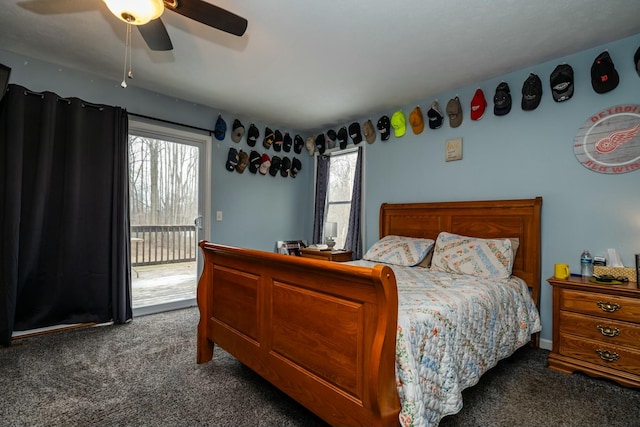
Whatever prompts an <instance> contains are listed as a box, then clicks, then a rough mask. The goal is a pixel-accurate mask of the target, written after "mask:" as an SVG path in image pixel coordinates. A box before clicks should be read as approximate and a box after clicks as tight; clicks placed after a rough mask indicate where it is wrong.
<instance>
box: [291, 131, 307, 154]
mask: <svg viewBox="0 0 640 427" xmlns="http://www.w3.org/2000/svg"><path fill="white" fill-rule="evenodd" d="M303 147H304V140H303V139H302V137H301V136H300V135H299V134H296V136H295V137H294V138H293V151H294V152H295V153H296V154H300V153H302V148H303Z"/></svg>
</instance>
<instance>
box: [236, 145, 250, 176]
mask: <svg viewBox="0 0 640 427" xmlns="http://www.w3.org/2000/svg"><path fill="white" fill-rule="evenodd" d="M247 166H249V154H247V152H246V151H242V150H240V153H238V164H237V165H236V172H238V173H243V172H244V170H245V169H246V168H247Z"/></svg>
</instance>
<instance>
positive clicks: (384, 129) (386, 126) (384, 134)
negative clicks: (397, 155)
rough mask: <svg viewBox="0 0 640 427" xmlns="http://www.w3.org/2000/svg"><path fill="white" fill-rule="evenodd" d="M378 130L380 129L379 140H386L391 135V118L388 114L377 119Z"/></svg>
mask: <svg viewBox="0 0 640 427" xmlns="http://www.w3.org/2000/svg"><path fill="white" fill-rule="evenodd" d="M377 128H378V130H379V131H380V140H381V141H387V140H388V139H389V137H390V136H391V120H390V119H389V116H387V115H384V116H382V117H380V118H379V119H378V125H377Z"/></svg>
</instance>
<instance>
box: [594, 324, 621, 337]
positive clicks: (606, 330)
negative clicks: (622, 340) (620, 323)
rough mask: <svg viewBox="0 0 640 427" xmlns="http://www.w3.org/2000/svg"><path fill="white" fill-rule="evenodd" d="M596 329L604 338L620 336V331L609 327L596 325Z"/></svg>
mask: <svg viewBox="0 0 640 427" xmlns="http://www.w3.org/2000/svg"><path fill="white" fill-rule="evenodd" d="M596 329H597V330H599V331H600V333H601V334H602V335H604V336H605V337H617V336H618V335H620V329H618V328H612V327H611V326H602V325H598V326H596Z"/></svg>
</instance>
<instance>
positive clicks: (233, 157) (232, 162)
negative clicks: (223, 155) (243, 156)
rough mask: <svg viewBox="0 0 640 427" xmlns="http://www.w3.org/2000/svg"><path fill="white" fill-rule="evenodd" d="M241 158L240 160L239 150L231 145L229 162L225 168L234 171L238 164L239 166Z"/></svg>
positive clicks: (228, 156)
mask: <svg viewBox="0 0 640 427" xmlns="http://www.w3.org/2000/svg"><path fill="white" fill-rule="evenodd" d="M239 160H240V157H239V156H238V150H236V149H235V148H233V147H230V148H229V154H228V155H227V162H226V163H225V168H226V169H227V170H228V171H229V172H233V171H234V170H235V169H236V166H238V161H239Z"/></svg>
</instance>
